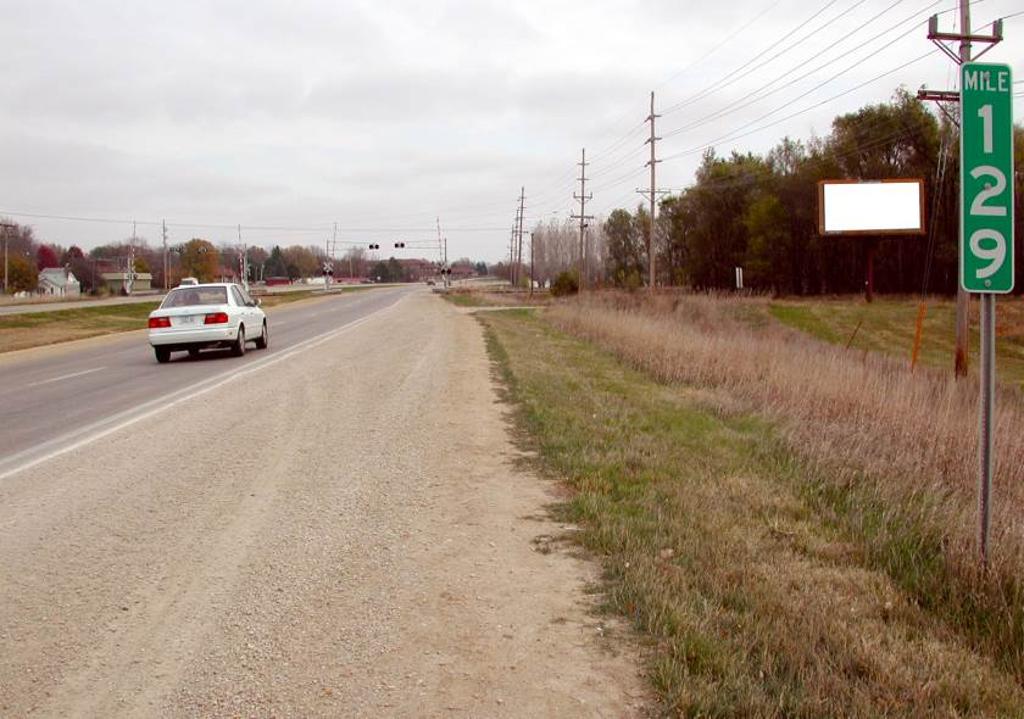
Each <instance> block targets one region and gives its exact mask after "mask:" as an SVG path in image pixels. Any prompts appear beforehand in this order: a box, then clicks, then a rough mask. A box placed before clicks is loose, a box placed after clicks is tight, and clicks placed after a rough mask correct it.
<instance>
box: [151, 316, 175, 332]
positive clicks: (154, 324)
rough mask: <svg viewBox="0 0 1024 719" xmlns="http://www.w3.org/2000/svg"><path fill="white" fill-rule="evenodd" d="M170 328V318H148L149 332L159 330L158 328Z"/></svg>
mask: <svg viewBox="0 0 1024 719" xmlns="http://www.w3.org/2000/svg"><path fill="white" fill-rule="evenodd" d="M170 326H171V318H170V317H150V318H149V328H150V329H151V330H152V329H159V328H160V327H170Z"/></svg>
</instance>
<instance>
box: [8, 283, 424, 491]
mask: <svg viewBox="0 0 1024 719" xmlns="http://www.w3.org/2000/svg"><path fill="white" fill-rule="evenodd" d="M410 291H412V289H411V288H405V289H378V290H366V291H363V292H356V293H351V294H343V295H338V296H332V297H324V298H322V299H318V300H313V301H312V302H303V303H301V304H298V305H293V306H289V305H285V306H282V307H280V308H273V309H270V310H269V311H268V313H267V317H268V326H269V328H270V348H269V349H268V350H255V349H254V348H253V346H252V345H251V344H250V345H249V346H248V351H247V352H246V354H245V356H244V357H242V358H236V357H232V356H231V354H230V352H229V351H208V352H204V353H202V354H201V355H200V356H199V357H198V358H197V359H191V358H190V357H189V356H188V354H187V353H183V352H182V353H175V354H174V355H172V360H171V362H170V363H169V364H167V365H160V364H157V362H156V359H155V358H154V356H153V350H152V348H151V347H150V346H149V344H148V342H146V337H145V333H144V332H139V333H136V332H133V333H130V334H128V335H123V336H116V337H104V338H101V339H100V340H99V341H91V340H87V341H85V342H78V343H73V344H69V345H64V346H61V345H57V346H54V347H46V348H40V349H35V350H28V351H26V352H17V353H11V354H7V355H0V377H2V382H0V408H2V409H0V413H2V416H3V432H2V433H0V478H2V477H3V475H4V474H5V473H9V472H11V471H14V470H17V469H18V468H20V467H24V466H26V465H29V464H31V463H33V462H36V461H38V460H39V459H40V458H45V457H47V456H49V455H50V454H52V452H54V451H66V450H67V448H68V447H70V446H72V445H73V443H74V440H75V439H78V438H86V437H91V436H94V435H96V434H97V433H101V432H104V431H106V430H108V429H110V428H112V427H117V426H118V425H119V424H121V423H122V422H124V421H126V420H127V419H130V418H131V417H133V416H135V415H137V414H139V413H141V412H146V411H148V410H149V409H150V408H152V407H154V406H162V405H164V404H166V403H167V402H169V401H171V400H172V399H173V398H174V397H175V396H176V395H177V394H188V393H191V392H193V391H195V390H197V389H199V388H201V387H204V386H209V385H214V384H216V383H217V382H219V381H221V380H223V379H225V378H226V377H230V376H231V375H232V374H234V373H236V372H238V371H239V370H241V369H244V368H248V367H251V366H252V365H254V364H258V363H264V362H267V361H269V360H270V359H272V358H275V357H277V356H278V355H280V354H281V353H285V352H288V351H289V350H291V349H293V348H295V347H296V346H298V345H300V344H302V343H305V342H309V341H310V340H313V339H314V338H322V337H324V336H326V335H328V334H329V333H331V332H332V331H334V330H337V329H338V328H341V327H344V326H346V325H349V324H351V323H353V322H356V321H358V320H360V319H362V318H365V317H367V316H369V315H371V314H373V313H374V312H377V311H380V310H382V309H384V308H387V307H390V306H391V305H393V304H394V303H395V302H397V301H398V300H399V299H400V298H401V297H402V296H404V295H405V294H408V293H409V292H410Z"/></svg>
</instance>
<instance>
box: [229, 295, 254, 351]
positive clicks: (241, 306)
mask: <svg viewBox="0 0 1024 719" xmlns="http://www.w3.org/2000/svg"><path fill="white" fill-rule="evenodd" d="M231 299H232V303H233V304H234V305H235V307H236V308H237V309H236V310H235V311H236V312H237V313H238V321H239V322H240V323H241V324H243V325H245V338H246V339H247V340H250V339H252V338H253V337H254V336H255V334H254V332H253V327H252V308H251V307H249V305H248V304H246V302H245V299H244V298H243V297H242V292H241V288H239V286H238V285H231Z"/></svg>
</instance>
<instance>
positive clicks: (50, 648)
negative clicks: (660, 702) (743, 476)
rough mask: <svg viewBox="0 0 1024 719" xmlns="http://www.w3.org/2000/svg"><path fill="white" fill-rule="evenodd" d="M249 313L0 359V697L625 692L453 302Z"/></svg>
mask: <svg viewBox="0 0 1024 719" xmlns="http://www.w3.org/2000/svg"><path fill="white" fill-rule="evenodd" d="M270 326H271V328H272V329H273V334H272V339H271V341H272V345H271V346H272V349H271V350H270V351H268V352H265V353H264V352H252V353H250V354H247V355H246V357H245V358H243V359H233V358H230V357H223V358H219V357H218V358H210V359H202V360H200V361H189V360H187V359H184V360H181V361H177V362H172V363H171V364H169V365H157V364H156V362H155V361H154V360H153V358H152V353H151V352H150V351H149V350H148V348H147V347H146V345H145V338H144V336H143V335H141V334H139V335H135V336H132V337H117V338H105V339H103V340H96V341H92V340H89V341H86V342H83V343H78V344H76V345H75V352H74V353H71V352H69V351H68V349H69V348H68V347H66V348H64V349H63V350H57V349H54V350H50V351H47V352H44V351H35V350H31V351H26V352H25V353H23V354H21V355H20V357H18V358H14V359H11V358H8V359H6V360H4V361H3V362H2V363H0V377H2V379H3V382H2V387H3V391H4V395H3V397H0V407H2V408H3V411H4V412H5V414H4V417H3V422H2V424H0V434H2V436H3V437H4V440H3V441H4V443H5V447H4V449H3V450H0V451H3V452H9V451H11V450H12V449H17V450H18V451H21V452H22V453H23V454H22V458H21V460H20V461H21V467H22V468H21V470H20V471H13V469H12V467H11V466H10V463H8V465H7V469H6V470H5V471H2V472H0V717H4V718H5V719H6V717H60V718H61V719H63V718H65V717H83V718H90V719H91V718H92V717H105V718H107V717H109V718H111V719H116V718H119V717H131V718H134V717H146V718H147V719H149V718H150V717H153V718H158V719H159V718H163V717H169V718H172V719H179V718H180V719H184V718H186V717H188V718H192V717H204V718H208V717H225V718H227V717H280V718H282V719H284V718H285V717H303V718H306V717H310V718H313V717H324V718H326V717H367V718H371V717H372V718H374V719H376V718H377V717H416V719H419V718H420V717H445V718H446V719H447V718H448V717H560V718H561V717H595V716H609V717H612V716H613V717H627V718H628V717H640V716H647V715H648V713H647V712H646V711H645V710H644V706H643V705H644V696H645V691H644V688H643V684H642V681H641V680H640V678H639V677H638V673H637V653H636V651H635V650H634V649H633V648H631V646H630V644H629V643H628V641H624V638H625V637H627V636H628V629H627V628H626V627H624V626H623V625H613V626H608V624H609V621H610V620H609V618H608V617H607V616H602V615H600V614H599V613H598V612H597V611H595V599H594V597H593V595H592V594H588V593H587V587H588V586H591V585H592V584H593V583H594V582H597V581H598V580H599V577H600V571H599V568H598V567H597V566H596V565H595V564H593V563H591V562H587V561H584V560H583V559H581V558H580V557H579V556H576V554H575V552H574V551H572V550H571V547H572V546H573V545H571V544H564V543H563V542H560V541H558V537H560V536H562V535H566V536H567V535H569V534H570V533H571V532H572V531H573V530H574V529H575V528H573V527H569V526H563V525H559V524H557V523H554V522H553V521H551V520H550V519H547V518H546V516H547V515H546V513H545V507H546V506H547V505H548V504H550V503H551V502H554V501H558V500H559V499H563V500H564V495H562V496H559V495H558V494H557V489H556V486H555V485H554V484H553V483H552V482H550V481H548V480H544V479H541V478H539V477H537V476H536V475H534V474H532V473H531V472H530V471H528V470H527V469H526V468H525V467H524V465H523V463H522V461H521V460H522V453H521V451H520V450H518V449H517V448H516V447H515V445H514V444H513V441H512V438H511V433H510V431H509V426H508V424H507V419H506V413H507V406H506V405H504V404H503V403H502V402H501V401H500V399H499V396H498V391H497V388H496V387H495V384H494V379H493V372H492V366H491V363H490V360H489V358H488V355H487V351H486V348H485V343H484V337H483V332H482V330H481V327H480V326H479V324H478V323H477V322H476V321H475V320H474V318H472V317H470V316H467V314H466V313H465V312H463V311H462V310H460V309H458V308H456V307H454V306H452V305H450V304H448V303H446V302H444V301H443V300H441V299H439V298H438V297H436V296H433V295H431V293H429V292H427V291H426V290H425V289H424V288H419V289H413V288H408V289H395V290H377V291H372V292H368V293H365V294H364V293H359V294H356V295H349V296H341V297H337V298H330V299H326V298H325V299H323V300H320V301H316V302H311V303H309V304H305V305H303V306H299V307H292V308H288V309H287V310H286V309H284V308H281V310H280V311H277V312H274V313H273V315H271V325H270ZM26 360H31V361H26ZM78 372H83V373H85V374H79V375H78V376H77V377H66V376H65V375H69V374H75V373H78ZM12 406H13V407H14V411H12ZM97 421H99V422H101V424H99V425H94V426H93V427H92V428H91V429H86V428H87V426H88V424H89V423H91V422H92V423H94V422H97ZM82 423H84V426H83V424H82ZM19 426H22V428H21V429H18V434H17V435H16V436H13V437H12V436H10V435H11V430H12V429H13V428H17V427H19ZM27 428H31V431H26V429H27ZM76 431H80V433H79V434H77V435H76V434H73V433H74V432H76ZM69 433H71V434H69ZM46 438H50V439H49V441H48V442H47V451H46V453H45V454H43V455H35V456H31V455H30V454H24V452H25V451H26V448H29V452H31V451H32V450H31V449H30V448H32V447H36V446H37V445H36V443H37V442H38V441H39V440H44V439H46ZM26 462H28V464H26ZM563 546H564V547H566V549H564V550H563V549H562V548H561V547H563ZM541 548H543V551H540V550H541Z"/></svg>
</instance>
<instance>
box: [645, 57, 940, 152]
mask: <svg viewBox="0 0 1024 719" xmlns="http://www.w3.org/2000/svg"><path fill="white" fill-rule="evenodd" d="M936 52H938V49H932V50H929V51H928V52H926V53H924V54H923V55H919V56H917V57H915V58H913V59H912V60H908V61H907V62H905V63H903V64H901V65H898V66H897V67H894V68H892V69H891V70H887V71H885V72H883V73H881V74H879V75H876V76H875V77H873V78H871V79H870V80H865V81H864V82H862V83H860V84H858V85H855V86H853V87H851V88H848V89H846V90H843V91H842V92H839V93H836V94H835V95H832V96H831V97H828V98H826V99H824V100H821V101H820V102H816V103H814V104H813V105H809V106H807V107H805V108H803V109H802V110H797V111H796V112H793V113H790V114H789V115H786V116H785V117H782V118H780V119H778V120H773V121H772V122H769V123H767V124H765V125H761V126H760V127H756V128H754V129H752V130H750V131H748V132H743V133H740V134H736V133H737V132H739V131H740V130H742V129H744V128H746V127H749V126H750V125H752V124H754V123H755V122H758V121H759V120H763V119H764V118H766V117H769V116H771V115H774V114H775V113H776V112H778V111H779V110H782V109H784V108H785V107H787V105H783V106H781V107H778V108H776V109H775V110H772V111H771V112H769V113H766V114H764V115H762V116H761V117H759V118H757V119H755V120H752V121H750V122H748V123H746V124H744V125H741V126H740V127H738V128H736V129H734V130H733V131H732V132H730V133H727V134H726V135H722V136H721V137H718V138H716V139H715V140H712V141H711V142H709V143H706V144H703V145H699V146H697V147H692V148H690V149H688V150H683V151H681V152H676V153H674V154H672V155H668V156H666V157H664V158H663V159H665V160H673V159H676V158H679V157H683V156H686V155H692V154H694V153H695V152H703V151H704V150H707V149H710V148H712V147H714V145H715V144H716V143H719V142H732V141H733V140H738V139H740V138H743V137H748V136H750V135H753V134H755V133H758V132H760V131H761V130H766V129H768V128H769V127H774V126H775V125H778V124H780V123H783V122H785V121H786V120H791V119H792V118H794V117H798V116H799V115H803V114H804V113H807V112H810V111H811V110H815V109H817V108H819V107H821V106H822V105H827V104H828V103H830V102H833V101H834V100H837V99H839V98H840V97H843V96H844V95H849V94H850V93H851V92H856V91H857V90H859V89H861V88H863V87H865V86H867V85H870V84H871V83H874V82H877V81H878V80H881V79H882V78H883V77H887V76H889V75H892V74H893V73H895V72H899V71H900V70H903V69H905V68H907V67H910V66H911V65H913V64H914V63H917V62H920V61H921V60H923V59H925V58H926V57H928V56H929V55H932V54H933V53H936ZM829 81H831V78H830V80H827V81H826V82H829ZM818 87H820V85H819V86H818ZM815 89H816V88H815ZM807 94H808V93H804V94H803V95H801V96H800V97H804V96H806V95H807ZM796 99H799V98H796Z"/></svg>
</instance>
